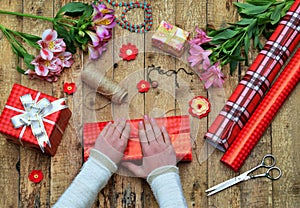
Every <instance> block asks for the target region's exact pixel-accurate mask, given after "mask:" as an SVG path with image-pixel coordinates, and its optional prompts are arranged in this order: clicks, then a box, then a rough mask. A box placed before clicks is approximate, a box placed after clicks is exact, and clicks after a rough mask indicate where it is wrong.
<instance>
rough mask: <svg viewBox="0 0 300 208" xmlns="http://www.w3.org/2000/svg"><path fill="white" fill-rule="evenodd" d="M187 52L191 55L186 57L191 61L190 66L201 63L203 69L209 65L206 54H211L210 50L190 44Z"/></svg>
mask: <svg viewBox="0 0 300 208" xmlns="http://www.w3.org/2000/svg"><path fill="white" fill-rule="evenodd" d="M189 52H190V54H191V55H190V56H189V57H188V61H189V62H191V66H192V67H194V66H196V65H198V64H202V67H203V69H207V68H208V67H209V66H210V60H209V58H208V56H209V55H210V54H211V51H209V50H204V49H203V48H202V47H201V46H199V45H196V44H191V47H190V51H189Z"/></svg>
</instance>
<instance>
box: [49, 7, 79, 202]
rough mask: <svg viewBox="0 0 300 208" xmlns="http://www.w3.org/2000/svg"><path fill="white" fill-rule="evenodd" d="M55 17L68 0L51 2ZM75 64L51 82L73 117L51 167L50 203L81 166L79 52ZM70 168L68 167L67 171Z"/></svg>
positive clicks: (62, 190)
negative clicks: (70, 87) (67, 88)
mask: <svg viewBox="0 0 300 208" xmlns="http://www.w3.org/2000/svg"><path fill="white" fill-rule="evenodd" d="M53 2H54V4H53V5H54V15H55V14H56V13H57V12H58V10H59V9H60V8H61V7H62V6H63V5H65V4H67V3H68V2H71V1H53ZM73 58H74V64H73V66H72V67H71V68H69V69H68V68H65V69H64V72H63V73H62V75H61V77H60V78H59V80H58V81H57V82H55V83H53V96H55V97H57V98H62V97H65V98H66V99H67V100H66V103H67V105H68V106H69V108H70V110H71V111H72V117H71V119H70V121H69V124H68V126H67V128H66V130H65V132H64V135H63V138H62V141H61V144H60V146H59V148H58V150H57V153H56V155H55V156H54V157H52V158H51V165H50V175H51V183H50V204H51V206H52V205H53V204H54V203H55V202H56V201H57V199H58V198H59V197H60V196H61V194H62V193H63V192H64V191H65V189H67V188H68V186H69V184H70V183H71V182H72V180H73V179H74V178H75V176H76V175H77V173H78V172H79V170H80V168H81V166H82V161H83V157H82V151H83V150H82V147H83V146H82V134H81V131H82V121H83V119H82V116H83V114H82V105H83V96H82V85H81V80H80V73H81V70H82V64H83V60H82V52H81V51H80V50H78V51H77V53H76V54H74V56H73ZM66 82H74V83H75V84H76V87H77V91H76V92H75V93H74V94H73V95H67V94H65V93H64V92H63V85H64V83H66ZM70 166H71V168H70Z"/></svg>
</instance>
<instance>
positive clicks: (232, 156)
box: [221, 49, 300, 171]
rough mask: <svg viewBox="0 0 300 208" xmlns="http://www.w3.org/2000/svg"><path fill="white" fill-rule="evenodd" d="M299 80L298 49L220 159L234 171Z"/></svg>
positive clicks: (299, 57) (299, 62)
mask: <svg viewBox="0 0 300 208" xmlns="http://www.w3.org/2000/svg"><path fill="white" fill-rule="evenodd" d="M299 80H300V49H298V51H297V52H296V53H295V55H294V56H293V57H292V59H291V61H290V62H289V63H288V65H287V66H286V67H285V68H284V70H283V71H282V73H281V74H280V76H279V77H278V78H277V80H276V81H275V83H274V84H273V86H272V87H271V89H270V91H269V92H268V93H267V95H266V96H265V97H264V98H263V100H262V102H261V103H260V104H259V106H258V107H257V109H256V110H255V111H254V113H253V115H252V116H251V117H250V119H249V121H248V122H247V124H246V125H245V126H244V128H243V129H242V131H241V132H240V133H239V135H238V136H237V138H236V139H235V140H234V142H233V143H232V145H231V146H230V147H229V149H228V150H227V151H226V153H225V154H224V155H223V157H222V158H221V161H222V162H223V163H225V164H226V165H227V166H229V167H230V168H231V169H233V170H234V171H238V170H239V169H240V167H241V166H242V164H243V163H244V161H245V159H246V158H247V157H248V155H249V154H250V152H251V150H252V149H253V148H254V147H255V145H256V144H257V142H258V141H259V139H260V138H261V136H262V135H263V133H264V131H265V130H266V129H267V128H268V126H269V124H270V123H271V121H272V120H273V118H274V117H275V115H276V113H277V112H278V111H279V109H280V107H281V106H282V105H283V103H284V102H285V100H286V99H287V97H288V96H289V94H290V93H291V92H292V91H293V89H294V88H295V86H296V85H297V83H298V82H299Z"/></svg>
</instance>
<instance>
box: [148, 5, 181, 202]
mask: <svg viewBox="0 0 300 208" xmlns="http://www.w3.org/2000/svg"><path fill="white" fill-rule="evenodd" d="M148 3H150V4H151V6H152V16H153V26H152V32H150V33H146V41H145V48H146V52H147V53H146V56H145V67H146V68H147V67H148V66H151V65H155V66H157V67H158V66H160V67H161V69H163V70H170V69H172V70H174V69H175V58H174V57H173V56H171V55H168V54H166V53H164V52H163V51H160V50H158V49H155V48H154V47H153V46H152V43H151V37H152V35H153V32H155V30H156V29H157V28H158V26H159V24H160V22H161V21H162V20H165V21H167V22H169V23H170V24H173V25H175V5H176V2H175V1H170V0H166V1H153V0H151V1H148ZM146 73H147V72H146ZM150 77H151V79H152V80H156V81H158V88H156V89H150V90H149V92H148V93H146V94H145V114H147V115H150V116H151V117H165V116H172V115H175V111H174V110H175V77H174V76H171V77H167V76H164V75H159V74H158V73H157V72H156V71H153V72H152V73H151V76H150ZM145 78H147V77H145ZM165 113H167V114H165ZM144 190H145V200H144V207H158V204H157V202H156V200H155V198H154V196H153V194H152V191H151V189H150V188H149V186H148V185H145V186H144Z"/></svg>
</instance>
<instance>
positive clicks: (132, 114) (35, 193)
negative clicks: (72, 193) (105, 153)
mask: <svg viewBox="0 0 300 208" xmlns="http://www.w3.org/2000/svg"><path fill="white" fill-rule="evenodd" d="M67 2H71V1H70V0H22V1H21V0H17V1H10V0H1V3H0V9H2V10H9V11H18V12H24V13H32V14H37V15H44V16H47V17H53V16H54V15H55V13H56V12H57V11H58V10H59V8H60V7H61V6H62V5H64V4H66V3H67ZM86 2H89V1H86ZM148 2H149V3H151V5H152V7H153V19H154V25H153V28H152V30H154V29H155V28H156V27H157V26H158V24H159V23H160V21H161V20H167V21H169V22H170V23H172V24H175V25H177V26H179V27H181V28H183V29H185V30H188V31H192V32H193V33H192V36H193V35H194V28H195V26H196V25H197V26H199V27H205V26H206V25H207V24H210V25H213V26H214V27H216V28H219V27H222V26H225V25H226V22H234V21H236V20H237V19H238V15H237V11H236V9H235V8H234V5H233V2H234V1H231V0H230V1H229V0H226V1H224V0H209V1H207V0H188V1H186V0H164V1H163V0H149V1H148ZM118 14H120V9H116V15H118ZM128 18H129V19H130V21H133V22H141V21H142V18H143V17H142V13H141V11H134V12H130V16H129V17H128ZM0 19H1V20H0V22H1V23H0V24H3V25H5V26H7V27H9V28H11V29H15V30H19V31H23V32H27V33H31V34H35V35H39V36H41V34H42V32H43V31H44V30H45V29H47V28H50V27H51V24H50V23H48V22H45V21H40V20H35V19H28V18H16V17H14V16H8V15H1V18H0ZM150 35H151V33H149V34H146V35H136V34H132V33H130V32H128V31H126V30H123V29H121V28H120V27H118V26H117V27H116V28H115V29H114V40H113V47H110V48H109V49H108V51H107V52H106V53H107V54H106V55H105V56H103V57H102V58H101V61H102V62H101V63H105V64H107V65H102V64H99V65H98V66H99V68H101V67H102V68H103V67H106V66H110V67H107V68H105V70H106V71H107V76H108V77H110V78H111V79H114V80H115V81H116V82H121V81H122V80H124V79H125V77H131V76H132V74H135V73H136V72H137V71H138V72H139V73H140V72H141V70H142V72H143V69H144V68H145V67H147V66H149V65H152V64H154V65H155V66H161V67H162V68H163V69H178V68H180V67H184V68H186V69H187V71H191V68H189V66H188V64H187V61H186V60H184V59H176V58H174V57H171V56H167V55H163V54H160V53H159V52H157V51H156V52H154V51H152V49H151V42H149V37H151V36H150ZM128 42H131V43H133V44H135V45H137V47H138V48H139V50H140V53H139V55H138V57H137V59H136V60H134V61H132V62H125V61H120V58H119V57H118V50H119V49H118V47H120V44H121V43H128ZM28 50H29V51H30V52H31V53H36V52H35V51H33V50H32V49H28ZM256 54H257V51H252V52H251V54H250V59H251V60H252V61H253V59H254V58H255V56H256ZM74 58H75V64H74V65H73V66H72V68H71V69H66V70H65V71H64V72H63V74H62V76H61V77H60V79H59V80H58V81H57V82H55V83H47V82H42V81H39V80H29V79H28V78H27V77H26V76H23V75H20V74H19V73H18V72H17V71H16V66H17V65H18V61H17V59H16V57H15V56H14V54H13V53H12V50H11V48H10V45H9V43H8V42H7V40H6V39H5V37H4V36H3V34H2V33H1V34H0V92H1V99H0V108H1V109H3V107H4V105H5V102H6V99H7V97H8V95H9V93H10V90H11V88H12V85H13V84H14V83H19V84H22V85H25V86H27V87H30V88H33V89H37V90H39V91H41V92H44V93H47V94H50V95H53V96H55V97H59V98H61V97H67V103H68V105H69V106H70V109H71V110H72V112H73V118H72V119H71V121H70V123H69V125H68V127H67V129H66V132H65V133H64V136H63V139H62V142H61V144H60V146H59V148H58V151H57V154H56V155H55V156H54V157H49V156H45V155H43V154H42V153H40V152H35V151H32V150H28V149H26V148H24V147H20V146H16V145H13V144H10V143H8V142H7V141H6V140H5V139H4V137H3V136H1V138H0V161H1V162H0V190H1V191H0V192H1V194H0V207H3V208H9V207H11V208H15V207H50V206H51V205H53V204H54V203H55V202H56V200H57V199H58V198H59V196H60V195H61V194H62V193H63V192H64V190H65V189H66V188H67V187H68V186H69V184H70V183H71V181H72V180H73V179H74V177H75V176H76V174H77V173H78V172H79V170H80V167H81V166H82V163H83V145H82V126H83V124H84V122H87V121H107V120H111V119H113V118H115V116H117V115H118V113H119V112H118V108H117V107H115V106H114V107H113V108H112V106H111V105H108V106H107V107H105V108H104V109H101V110H98V111H90V110H88V109H87V108H86V103H85V102H86V99H85V96H87V94H88V91H89V90H88V88H86V87H85V86H84V85H82V83H81V82H80V79H79V77H80V73H81V71H82V70H84V67H83V66H84V64H85V62H86V60H87V55H86V54H83V53H82V52H81V51H78V52H77V53H76V55H75V56H74ZM114 63H117V64H118V65H117V67H111V66H113V64H114ZM102 70H103V69H102ZM246 70H247V67H245V66H243V65H241V66H239V68H238V70H237V71H236V72H235V73H234V75H233V76H229V73H228V71H229V69H228V67H227V66H225V67H223V72H224V73H225V74H226V76H227V79H226V84H225V86H224V89H212V90H209V91H206V90H204V88H203V84H202V83H201V82H200V81H199V79H198V77H197V76H187V75H185V74H184V73H179V74H178V77H179V82H180V87H179V88H178V87H176V86H175V79H174V77H168V78H166V77H162V76H157V75H155V73H153V74H154V75H153V76H154V78H155V79H157V80H158V81H159V84H160V87H161V88H158V89H153V90H150V91H149V92H148V93H147V94H145V95H143V94H139V93H136V94H135V95H134V96H132V100H131V102H130V105H129V106H130V107H129V109H128V112H127V116H128V117H127V118H130V119H133V118H140V117H141V116H142V115H143V114H150V115H152V116H157V115H158V113H164V112H166V111H169V110H171V109H176V113H175V111H171V112H169V113H168V115H175V114H176V115H180V114H181V115H183V114H187V112H186V109H187V103H188V100H187V99H186V96H185V95H186V93H188V95H202V96H206V97H208V98H209V99H210V101H211V102H212V112H211V113H210V114H209V116H208V118H204V119H201V120H198V119H191V127H192V130H191V131H192V134H193V138H192V139H193V161H192V162H187V163H179V165H178V166H179V168H180V176H181V180H182V186H183V190H184V195H185V197H186V200H187V204H188V207H197V208H199V207H204V208H206V207H210V208H213V207H218V208H223V207H228V208H229V207H234V208H237V207H251V208H252V207H264V208H265V207H278V208H283V207H291V208H296V207H300V179H299V178H300V171H299V170H300V163H299V160H300V151H299V149H300V140H299V137H300V128H299V122H298V118H299V117H300V111H299V106H300V86H298V87H297V88H296V90H295V91H294V92H293V93H292V94H291V96H290V97H289V99H288V100H287V101H286V103H285V104H284V106H283V107H282V109H281V110H280V112H279V113H278V114H277V117H276V118H275V120H274V121H273V122H272V124H271V126H270V127H269V128H268V130H267V131H266V132H265V134H264V136H263V137H262V139H261V140H260V142H259V144H258V145H257V146H256V147H255V149H254V151H253V152H252V153H251V155H250V157H249V158H248V159H247V160H246V163H245V165H244V166H243V167H242V169H241V172H243V171H246V170H248V169H249V168H251V167H253V166H255V165H257V164H258V162H259V161H260V160H261V158H262V157H263V156H264V155H265V154H267V153H272V154H274V155H275V156H276V157H277V165H278V166H279V167H280V168H281V169H282V171H283V175H282V177H281V178H280V179H279V180H278V181H270V180H268V179H266V178H260V179H256V180H251V181H247V182H244V183H241V184H238V185H236V186H234V187H232V188H229V189H227V190H225V191H222V192H221V193H219V194H216V195H214V196H211V197H207V196H206V194H205V192H204V191H205V190H206V189H207V188H208V187H211V186H213V185H215V184H217V183H220V182H222V181H224V180H227V179H229V178H232V177H234V176H236V175H237V174H238V173H234V172H233V171H232V170H230V169H228V168H227V167H225V166H224V165H223V164H221V163H220V161H219V160H220V158H221V156H222V153H221V152H220V151H217V150H215V151H214V149H212V148H211V147H207V146H206V145H205V144H204V140H203V136H204V134H205V132H206V131H207V129H208V127H209V125H210V124H211V123H212V122H213V120H214V118H215V117H216V115H217V114H218V112H219V108H220V107H222V106H223V103H222V102H224V100H226V99H227V98H228V97H229V96H230V95H231V93H232V92H233V90H234V88H235V86H236V85H237V83H238V81H239V79H241V77H242V76H243V74H244V73H245V71H246ZM139 73H137V75H136V76H135V79H136V78H137V79H136V80H134V82H128V83H127V85H128V86H129V85H133V86H135V84H136V83H137V81H139V79H143V78H144V77H143V76H144V73H140V74H139ZM65 82H76V84H77V86H78V90H77V92H76V93H75V94H74V95H73V96H69V95H66V94H64V92H63V84H64V83H65ZM166 83H167V84H166ZM182 83H183V84H182ZM164 86H167V87H168V89H167V90H166V89H163V87H164ZM97 102H99V103H105V102H107V100H106V99H105V98H103V97H101V96H99V95H97ZM99 103H98V104H99ZM88 104H91V103H88ZM96 104H97V103H96ZM178 108H179V110H177V109H178ZM95 115H96V116H95ZM89 116H90V117H89ZM33 169H41V170H42V171H43V173H44V179H43V180H42V182H41V183H39V184H33V183H32V182H30V181H29V180H28V174H29V173H30V172H31V171H32V170H33ZM94 207H147V208H148V207H149V208H150V207H151V208H154V207H158V205H157V203H156V201H155V199H154V197H153V194H152V192H151V190H150V188H149V186H148V184H147V183H146V182H145V180H142V179H139V178H131V177H124V176H120V175H116V174H115V175H114V176H113V177H112V178H111V179H110V181H109V183H108V185H107V186H106V188H105V189H104V190H102V191H101V192H100V194H99V197H98V198H97V200H96V202H95V204H94Z"/></svg>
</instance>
